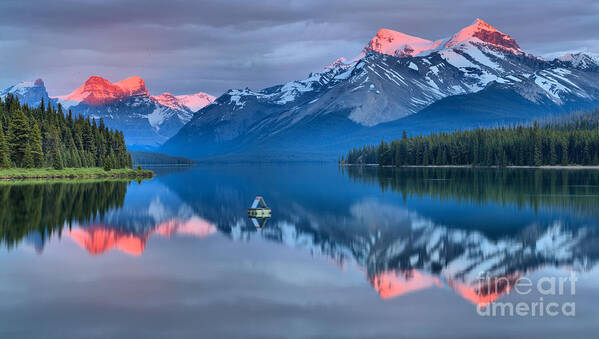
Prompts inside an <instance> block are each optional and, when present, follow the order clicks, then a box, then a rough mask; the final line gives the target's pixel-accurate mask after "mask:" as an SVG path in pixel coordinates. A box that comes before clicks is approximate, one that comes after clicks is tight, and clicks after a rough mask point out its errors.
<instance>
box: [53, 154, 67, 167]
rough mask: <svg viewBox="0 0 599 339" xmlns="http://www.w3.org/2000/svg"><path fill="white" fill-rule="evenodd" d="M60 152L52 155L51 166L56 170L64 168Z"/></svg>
mask: <svg viewBox="0 0 599 339" xmlns="http://www.w3.org/2000/svg"><path fill="white" fill-rule="evenodd" d="M60 153H61V152H60V151H57V152H56V155H55V156H54V162H53V163H52V167H53V168H54V169H56V170H61V169H63V168H64V164H63V161H62V155H61V154H60Z"/></svg>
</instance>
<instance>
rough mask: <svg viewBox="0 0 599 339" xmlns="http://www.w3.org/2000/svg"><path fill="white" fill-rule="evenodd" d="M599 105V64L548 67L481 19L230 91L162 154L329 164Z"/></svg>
mask: <svg viewBox="0 0 599 339" xmlns="http://www.w3.org/2000/svg"><path fill="white" fill-rule="evenodd" d="M598 104H599V58H597V57H595V56H590V55H586V54H581V53H579V54H568V55H565V56H563V57H560V58H557V59H554V60H544V59H543V58H541V57H537V56H534V55H532V54H529V53H527V52H525V51H523V50H522V49H521V48H520V46H519V45H518V43H517V42H516V41H515V40H514V39H513V38H512V37H510V36H509V35H507V34H505V33H502V32H500V31H499V30H497V29H496V28H494V27H492V26H491V25H489V24H487V23H486V22H484V21H482V20H480V19H477V20H475V22H474V23H473V24H472V25H470V26H468V27H465V28H464V29H462V30H460V31H459V32H457V33H455V34H453V35H451V36H450V37H449V38H446V39H442V40H437V41H430V40H426V39H421V38H417V37H413V36H409V35H407V34H403V33H400V32H395V31H392V30H389V29H381V30H380V31H379V32H378V33H377V34H376V36H375V37H374V38H373V39H372V40H371V41H370V42H369V43H368V44H367V45H366V47H365V48H364V50H363V51H362V52H361V54H360V55H359V56H358V57H357V58H355V59H354V60H353V61H351V62H346V61H345V60H344V59H340V60H338V61H336V62H334V63H333V64H331V65H330V66H328V67H326V68H325V70H324V71H322V72H319V73H313V74H310V75H309V77H308V78H306V79H304V80H299V81H292V82H289V83H286V84H282V85H277V86H273V87H269V88H266V89H262V90H259V91H253V90H250V89H247V88H246V89H243V90H239V89H237V90H229V91H227V92H226V93H224V94H223V95H222V96H220V97H219V98H217V99H216V100H215V101H214V103H212V104H211V105H208V106H206V107H204V108H203V109H202V110H200V111H199V112H198V114H196V115H195V116H194V117H193V118H192V119H191V121H190V122H189V123H187V124H186V125H185V126H184V127H183V128H182V129H181V130H180V131H179V132H178V133H177V134H176V135H175V136H174V137H172V138H171V139H170V140H168V141H167V142H166V143H165V144H164V146H163V147H162V150H163V151H164V152H167V153H176V154H177V155H183V156H187V157H193V158H202V157H215V156H219V155H222V154H238V156H241V157H244V158H245V159H258V160H265V159H269V158H278V159H281V158H285V159H294V158H310V159H318V158H321V159H332V158H335V157H336V156H338V154H339V152H342V151H346V150H347V149H350V148H352V147H354V146H359V145H361V144H363V143H378V142H380V141H381V139H390V138H398V137H400V136H401V134H402V131H403V130H406V131H407V132H408V133H409V134H417V133H429V132H431V131H441V130H451V129H457V128H462V129H465V128H474V127H479V126H486V127H488V126H497V125H505V124H515V123H526V122H530V121H531V120H534V119H541V118H546V117H548V116H552V115H558V114H564V113H567V112H570V111H572V110H580V109H588V108H594V107H596V106H597V105H598ZM199 146H201V147H199Z"/></svg>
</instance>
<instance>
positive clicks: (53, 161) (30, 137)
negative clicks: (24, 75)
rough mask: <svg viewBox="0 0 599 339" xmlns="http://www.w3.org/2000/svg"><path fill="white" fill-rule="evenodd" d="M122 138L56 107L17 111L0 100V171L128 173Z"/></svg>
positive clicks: (10, 100) (15, 103)
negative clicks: (83, 169)
mask: <svg viewBox="0 0 599 339" xmlns="http://www.w3.org/2000/svg"><path fill="white" fill-rule="evenodd" d="M131 165H132V161H131V155H130V154H129V153H128V152H127V147H126V146H125V137H124V135H123V132H121V131H118V130H112V129H109V128H108V127H106V126H105V125H104V122H103V121H102V119H100V121H99V122H98V123H96V121H95V120H94V119H90V118H89V117H88V118H84V117H83V116H81V115H78V116H76V117H75V116H73V113H72V112H71V111H70V110H69V112H68V113H67V114H64V112H63V110H62V106H61V105H60V104H58V105H57V106H56V108H55V107H53V106H52V105H50V104H47V103H44V100H43V99H42V101H41V104H40V106H39V107H37V108H30V107H28V106H27V105H21V104H20V103H19V99H18V98H17V97H16V96H13V95H10V94H9V95H7V96H6V98H5V99H4V100H2V99H0V168H9V167H20V168H36V167H38V168H40V167H53V168H55V169H62V168H64V167H71V168H76V167H104V168H105V169H111V168H128V167H131Z"/></svg>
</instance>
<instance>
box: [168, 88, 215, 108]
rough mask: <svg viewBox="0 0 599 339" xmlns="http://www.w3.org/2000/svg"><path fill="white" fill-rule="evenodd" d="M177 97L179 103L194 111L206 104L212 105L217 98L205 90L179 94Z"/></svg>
mask: <svg viewBox="0 0 599 339" xmlns="http://www.w3.org/2000/svg"><path fill="white" fill-rule="evenodd" d="M176 98H177V100H179V103H181V104H182V105H183V106H185V107H187V108H189V109H190V110H191V111H193V112H195V111H197V110H199V109H200V108H203V107H204V106H207V105H210V104H211V103H212V102H214V100H215V99H216V97H214V96H212V95H210V94H207V93H204V92H199V93H195V94H187V95H177V96H176Z"/></svg>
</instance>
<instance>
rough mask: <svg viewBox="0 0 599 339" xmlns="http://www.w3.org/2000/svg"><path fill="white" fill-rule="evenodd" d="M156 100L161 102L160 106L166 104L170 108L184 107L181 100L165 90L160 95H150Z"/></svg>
mask: <svg viewBox="0 0 599 339" xmlns="http://www.w3.org/2000/svg"><path fill="white" fill-rule="evenodd" d="M152 99H154V100H155V101H156V102H158V103H159V104H161V105H162V106H166V107H169V108H172V109H178V110H180V109H185V106H183V105H182V104H181V102H180V101H179V100H178V99H177V98H176V97H175V96H174V95H172V94H171V93H169V92H165V93H162V94H160V95H155V96H152Z"/></svg>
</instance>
